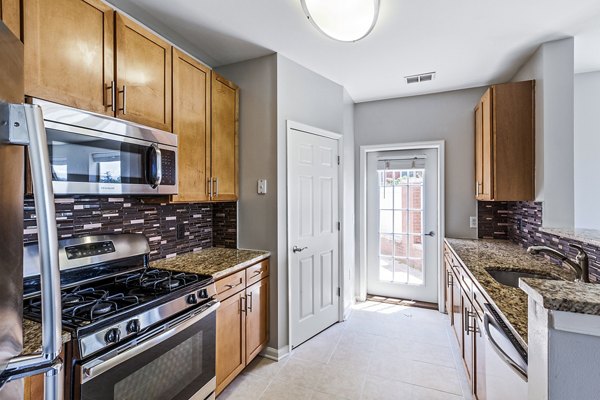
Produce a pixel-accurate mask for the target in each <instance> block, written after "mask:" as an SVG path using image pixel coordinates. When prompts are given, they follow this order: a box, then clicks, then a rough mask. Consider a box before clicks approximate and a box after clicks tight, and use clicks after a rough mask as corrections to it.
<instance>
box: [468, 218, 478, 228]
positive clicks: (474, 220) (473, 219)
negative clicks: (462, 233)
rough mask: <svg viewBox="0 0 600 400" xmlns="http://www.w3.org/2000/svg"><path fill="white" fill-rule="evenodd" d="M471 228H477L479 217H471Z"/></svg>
mask: <svg viewBox="0 0 600 400" xmlns="http://www.w3.org/2000/svg"><path fill="white" fill-rule="evenodd" d="M469 228H471V229H476V228H477V217H469Z"/></svg>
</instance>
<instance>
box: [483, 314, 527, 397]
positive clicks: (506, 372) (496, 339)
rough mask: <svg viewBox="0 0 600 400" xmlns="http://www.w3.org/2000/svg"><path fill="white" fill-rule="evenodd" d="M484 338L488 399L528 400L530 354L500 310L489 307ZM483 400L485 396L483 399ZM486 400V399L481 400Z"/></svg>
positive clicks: (484, 327) (484, 318) (485, 390)
mask: <svg viewBox="0 0 600 400" xmlns="http://www.w3.org/2000/svg"><path fill="white" fill-rule="evenodd" d="M485 308H486V310H485V312H484V315H483V321H481V322H482V326H483V332H482V334H483V336H484V343H485V346H484V347H485V350H484V351H485V373H484V374H483V376H482V377H480V378H479V379H484V380H485V382H483V385H482V386H483V387H485V389H484V391H483V392H484V393H485V397H484V399H485V400H506V399H511V400H526V399H527V396H528V393H527V351H526V350H525V349H524V348H523V347H522V346H521V345H520V343H519V342H518V341H517V339H516V337H515V336H514V335H513V334H512V333H511V331H510V329H509V328H508V326H507V325H506V324H505V323H504V321H503V320H502V318H501V317H500V315H499V314H498V312H497V311H496V309H495V308H494V307H493V306H492V305H490V304H485ZM480 397H481V396H480ZM480 400H483V399H480Z"/></svg>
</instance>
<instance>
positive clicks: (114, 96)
mask: <svg viewBox="0 0 600 400" xmlns="http://www.w3.org/2000/svg"><path fill="white" fill-rule="evenodd" d="M106 90H107V91H108V90H110V104H108V101H107V102H106V107H110V109H111V110H112V112H116V111H117V104H116V101H117V87H116V86H115V81H110V85H106Z"/></svg>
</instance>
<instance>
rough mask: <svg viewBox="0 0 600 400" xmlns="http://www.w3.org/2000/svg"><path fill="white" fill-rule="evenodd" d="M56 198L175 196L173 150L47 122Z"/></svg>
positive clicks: (151, 142) (174, 150)
mask: <svg viewBox="0 0 600 400" xmlns="http://www.w3.org/2000/svg"><path fill="white" fill-rule="evenodd" d="M46 133H47V136H48V150H49V155H50V166H51V169H52V186H53V188H54V193H55V194H175V193H177V176H176V165H177V148H175V147H172V146H168V145H163V144H160V143H158V142H153V141H147V140H141V139H137V138H134V137H127V136H121V135H115V134H111V133H107V132H100V131H94V130H91V129H85V128H80V127H73V126H69V125H64V124H58V123H54V122H49V121H46Z"/></svg>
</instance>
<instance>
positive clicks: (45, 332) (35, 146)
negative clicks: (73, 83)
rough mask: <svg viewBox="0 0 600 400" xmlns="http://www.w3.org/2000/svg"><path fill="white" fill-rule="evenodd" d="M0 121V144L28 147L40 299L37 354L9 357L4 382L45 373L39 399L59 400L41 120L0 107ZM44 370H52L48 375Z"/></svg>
mask: <svg viewBox="0 0 600 400" xmlns="http://www.w3.org/2000/svg"><path fill="white" fill-rule="evenodd" d="M0 116H1V117H2V118H0V140H2V141H4V142H9V143H12V144H21V145H23V144H27V145H28V146H29V147H28V151H29V160H30V163H31V176H32V180H33V193H34V200H35V208H36V219H37V226H38V246H39V251H40V283H41V297H42V353H41V354H34V355H25V356H19V357H15V358H13V359H12V360H11V361H10V362H9V363H8V366H7V368H6V370H5V372H6V373H7V374H8V375H11V376H9V377H8V378H7V379H6V380H11V379H14V378H13V377H12V376H17V375H19V372H20V371H23V370H24V369H25V370H29V372H30V375H35V374H36V373H41V372H45V378H44V398H45V399H47V400H60V399H62V398H63V391H62V383H63V376H62V375H63V373H62V363H61V362H60V360H58V357H59V355H60V353H61V350H62V323H61V302H60V268H59V262H58V233H57V230H56V219H55V218H56V211H55V208H54V193H53V191H52V173H51V170H50V157H49V154H48V143H47V139H46V130H45V128H44V118H43V115H42V109H41V108H40V107H39V106H38V105H31V104H18V105H15V104H2V105H0ZM23 126H26V127H27V140H24V137H23V136H24V135H23V134H22V127H23ZM2 127H4V128H5V129H2ZM6 128H8V132H6ZM15 128H16V129H15ZM19 128H20V129H19ZM11 133H12V134H11ZM24 142H26V143H24ZM49 366H52V368H51V369H49V370H48V367H49ZM36 368H40V370H39V371H38V370H36Z"/></svg>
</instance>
